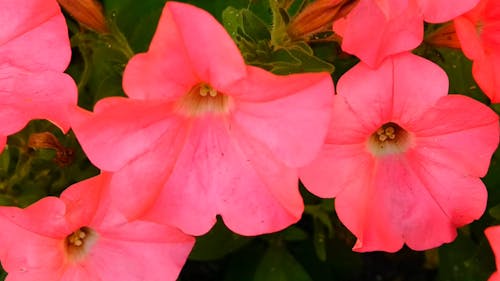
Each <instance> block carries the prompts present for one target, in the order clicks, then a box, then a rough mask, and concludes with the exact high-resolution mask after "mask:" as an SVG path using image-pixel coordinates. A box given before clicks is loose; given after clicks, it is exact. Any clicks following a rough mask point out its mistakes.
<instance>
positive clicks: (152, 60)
mask: <svg viewBox="0 0 500 281" xmlns="http://www.w3.org/2000/svg"><path fill="white" fill-rule="evenodd" d="M170 32H172V33H174V34H175V35H170V34H169V33H168V32H164V33H166V35H169V37H168V38H169V40H170V41H171V40H172V39H176V40H177V39H178V38H179V37H180V35H178V34H176V33H175V32H177V30H176V29H171V31H170ZM159 36H160V33H157V35H156V37H155V38H154V39H153V40H156V41H158V40H159V39H156V38H158V37H159ZM156 41H154V42H156ZM164 41H165V42H164ZM160 43H161V44H160ZM160 43H156V45H159V46H162V47H163V48H158V50H155V49H152V47H153V46H154V45H151V48H150V49H149V51H148V52H147V53H142V54H137V55H135V56H134V57H132V59H130V61H129V62H128V63H127V66H126V68H125V71H124V73H123V89H124V91H125V93H126V94H127V95H128V96H129V97H131V98H134V99H146V100H147V99H155V98H156V99H165V100H174V99H176V98H178V97H180V96H182V95H184V94H186V93H187V92H189V90H190V89H191V88H192V87H193V86H194V85H195V84H197V83H199V82H200V81H199V80H198V78H197V77H196V75H195V74H194V73H193V71H194V70H193V69H192V67H191V65H190V62H189V58H188V57H187V54H185V50H184V49H183V48H184V46H178V44H173V43H174V42H171V43H169V41H167V39H163V40H161V41H160ZM175 48H179V49H180V50H177V49H175ZM172 54H176V55H172ZM167 73H168V76H167V77H166V75H165V74H167Z"/></svg>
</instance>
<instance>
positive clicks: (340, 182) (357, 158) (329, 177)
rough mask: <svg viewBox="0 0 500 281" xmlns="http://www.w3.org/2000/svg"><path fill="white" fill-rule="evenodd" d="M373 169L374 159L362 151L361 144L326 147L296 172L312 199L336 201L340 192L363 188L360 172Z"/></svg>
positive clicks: (363, 149)
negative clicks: (316, 197) (314, 197)
mask: <svg viewBox="0 0 500 281" xmlns="http://www.w3.org/2000/svg"><path fill="white" fill-rule="evenodd" d="M373 165H374V158H373V156H372V155H371V154H369V153H368V152H367V151H366V144H365V143H362V144H342V145H336V144H330V143H327V144H326V145H325V146H324V147H323V150H322V151H321V152H320V154H319V156H318V157H317V158H316V159H315V160H314V161H312V162H311V163H310V164H309V165H307V166H305V167H303V168H301V169H300V170H299V176H300V180H301V181H302V182H303V183H304V186H305V187H306V188H307V189H308V190H309V191H310V192H311V193H313V194H314V195H317V196H320V197H323V198H328V197H336V196H337V195H338V194H339V192H341V191H342V190H347V189H353V188H355V187H353V186H358V185H360V184H363V182H361V181H362V180H363V178H362V177H359V173H360V171H369V170H370V169H373Z"/></svg>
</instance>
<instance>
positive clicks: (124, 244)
mask: <svg viewBox="0 0 500 281" xmlns="http://www.w3.org/2000/svg"><path fill="white" fill-rule="evenodd" d="M193 245H194V239H193V238H192V237H189V236H187V235H185V234H183V233H181V232H180V231H178V230H175V229H173V228H171V227H168V226H163V225H159V224H154V223H148V222H141V221H135V222H132V223H128V224H124V225H122V226H121V227H117V228H115V229H113V230H108V231H106V230H104V231H103V232H102V236H101V237H100V239H99V241H98V242H97V243H96V244H95V245H94V247H93V248H92V252H91V253H90V254H89V256H88V260H87V261H86V267H87V268H88V270H89V271H92V272H94V273H95V274H96V275H98V276H99V277H100V279H101V280H130V281H143V280H148V281H149V280H150V281H155V280H157V281H163V280H175V279H176V278H177V276H178V275H179V272H180V270H181V268H182V266H183V265H184V263H185V262H186V259H187V256H188V254H189V252H190V251H191V248H192V247H193Z"/></svg>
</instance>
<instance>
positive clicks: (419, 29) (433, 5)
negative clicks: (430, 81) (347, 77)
mask: <svg viewBox="0 0 500 281" xmlns="http://www.w3.org/2000/svg"><path fill="white" fill-rule="evenodd" d="M478 2H479V0H455V1H450V0H360V1H359V3H358V4H357V6H356V7H355V8H354V9H353V10H352V11H351V12H350V13H349V14H348V15H347V16H346V18H345V20H340V21H339V22H337V23H335V24H334V28H333V29H334V31H335V32H337V33H339V34H340V35H342V37H343V40H342V49H343V50H344V51H345V52H347V53H350V54H353V55H356V56H357V57H359V58H360V59H361V60H362V61H363V62H364V63H366V64H368V65H369V66H371V67H377V66H378V65H380V63H381V62H382V61H383V60H384V58H386V57H388V56H390V55H393V54H397V53H401V52H404V51H409V50H412V49H414V48H416V47H417V46H418V45H419V44H420V43H421V42H422V40H423V32H424V25H423V22H424V21H426V22H431V23H440V22H445V21H449V20H451V19H453V18H454V17H456V16H458V15H460V14H462V13H464V12H466V11H468V10H470V9H472V8H473V7H474V6H475V5H476V4H477V3H478Z"/></svg>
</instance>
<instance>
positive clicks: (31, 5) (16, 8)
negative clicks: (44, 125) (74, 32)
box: [0, 0, 77, 149]
mask: <svg viewBox="0 0 500 281" xmlns="http://www.w3.org/2000/svg"><path fill="white" fill-rule="evenodd" d="M0 21H1V24H0V99H1V100H2V102H1V104H0V120H2V126H0V149H3V147H4V146H5V142H6V137H7V135H10V134H13V133H15V132H17V131H19V130H21V129H22V128H23V127H24V126H25V125H26V123H28V121H30V120H31V119H48V120H50V121H52V122H53V123H54V124H56V125H58V126H59V127H60V128H61V129H62V130H63V131H67V130H68V129H69V120H68V113H69V109H70V107H71V106H76V98H77V90H76V85H75V83H74V81H73V80H72V79H71V77H70V76H69V75H67V74H64V73H62V72H63V71H64V69H66V67H67V66H68V64H69V61H70V59H71V48H70V44H69V38H68V31H67V27H66V21H65V19H64V16H63V15H62V13H61V10H60V8H59V5H58V4H57V2H56V1H55V0H19V1H11V0H0Z"/></svg>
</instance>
